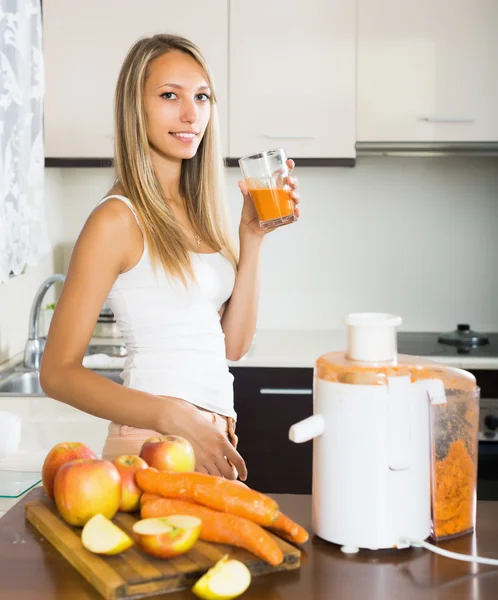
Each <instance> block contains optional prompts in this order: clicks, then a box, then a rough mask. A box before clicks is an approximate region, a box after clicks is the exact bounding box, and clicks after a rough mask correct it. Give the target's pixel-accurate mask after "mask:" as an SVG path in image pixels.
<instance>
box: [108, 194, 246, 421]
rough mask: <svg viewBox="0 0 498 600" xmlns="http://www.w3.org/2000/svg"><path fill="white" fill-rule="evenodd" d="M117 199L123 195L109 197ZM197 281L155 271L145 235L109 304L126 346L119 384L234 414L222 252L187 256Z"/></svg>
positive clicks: (229, 277)
mask: <svg viewBox="0 0 498 600" xmlns="http://www.w3.org/2000/svg"><path fill="white" fill-rule="evenodd" d="M109 198H118V199H119V200H122V201H123V202H124V203H125V204H126V205H127V206H128V207H129V208H130V210H131V211H132V213H133V214H134V216H135V219H136V221H137V223H138V226H139V227H140V222H139V220H138V218H137V214H136V212H135V210H134V209H133V206H132V204H131V202H130V201H129V200H128V198H125V197H124V196H116V195H112V196H107V197H106V198H103V199H102V200H101V201H100V202H99V204H101V203H102V202H105V201H106V200H108V199H109ZM191 258H192V267H193V270H194V275H195V281H188V282H187V285H186V286H185V285H184V284H183V283H182V282H181V281H180V280H179V279H177V278H173V277H170V276H168V275H167V274H166V273H165V272H164V271H163V270H162V269H161V266H160V264H159V265H158V268H157V271H156V270H154V268H153V266H152V263H151V258H150V255H149V252H148V249H147V242H146V240H145V236H144V251H143V254H142V257H141V258H140V260H139V262H138V263H137V264H136V265H135V266H134V267H133V268H132V269H130V270H129V271H127V272H126V273H121V274H120V275H119V276H118V277H117V279H116V280H115V282H114V284H113V286H112V288H111V291H110V293H109V296H108V299H107V303H108V305H109V307H110V308H111V310H112V311H113V313H114V316H115V318H116V322H117V324H118V327H119V329H120V331H121V333H122V334H123V338H124V341H125V344H126V348H127V351H128V357H127V359H126V361H125V366H124V370H123V372H122V374H121V378H122V379H123V383H124V385H125V386H128V387H130V388H133V389H136V390H141V391H144V392H149V393H151V394H156V395H161V396H173V397H175V398H182V399H183V400H187V401H188V402H191V403H193V404H195V405H197V406H200V407H202V408H205V409H207V410H210V411H212V412H216V413H219V414H221V415H225V416H228V417H233V418H234V419H235V418H236V414H235V411H234V407H233V376H232V374H231V373H230V372H229V370H228V366H227V360H226V350H225V336H224V333H223V330H222V328H221V323H220V315H219V313H218V311H219V310H220V308H221V306H222V304H223V303H224V302H226V300H228V299H229V298H230V296H231V295H232V291H233V286H234V283H235V272H234V269H233V267H232V265H231V263H230V261H229V260H228V259H227V258H225V257H224V256H223V255H222V254H221V253H219V252H216V253H212V254H200V253H196V252H192V253H191Z"/></svg>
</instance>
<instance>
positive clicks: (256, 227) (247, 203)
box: [239, 158, 301, 236]
mask: <svg viewBox="0 0 498 600" xmlns="http://www.w3.org/2000/svg"><path fill="white" fill-rule="evenodd" d="M286 164H287V166H288V167H289V172H290V173H292V171H293V169H294V164H295V163H294V161H293V160H292V159H290V158H289V159H287V161H286ZM285 183H286V184H287V185H288V186H289V187H290V188H291V192H290V195H291V198H292V200H293V202H294V214H295V215H296V217H297V218H299V208H297V205H298V204H299V201H300V199H301V197H300V195H299V191H298V181H297V179H296V177H292V176H291V175H289V176H288V177H286V178H285ZM239 188H240V191H241V192H242V196H243V197H244V204H243V206H242V216H241V218H240V227H241V229H244V230H246V231H248V232H251V233H253V234H256V235H259V236H263V235H265V233H268V232H269V231H273V230H274V229H276V227H271V228H267V229H263V227H261V226H260V224H259V218H258V213H257V212H256V207H255V206H254V202H253V201H252V199H251V196H250V195H249V192H248V191H247V184H246V182H245V181H239Z"/></svg>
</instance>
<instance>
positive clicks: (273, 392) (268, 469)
mask: <svg viewBox="0 0 498 600" xmlns="http://www.w3.org/2000/svg"><path fill="white" fill-rule="evenodd" d="M231 371H232V373H233V375H234V377H235V381H234V393H235V410H236V412H237V435H238V437H239V445H238V450H239V452H240V454H241V455H242V456H243V458H244V460H245V461H246V464H247V470H248V479H247V482H246V483H247V484H248V485H249V486H251V487H252V488H254V489H257V490H259V491H261V492H265V493H287V494H310V493H311V473H312V452H313V442H311V441H310V442H305V443H303V444H295V443H293V442H291V441H290V440H289V428H290V426H291V425H293V424H294V423H297V422H298V421H300V420H302V419H305V418H306V417H309V416H311V415H312V414H313V395H312V388H313V369H292V368H259V367H236V368H232V369H231Z"/></svg>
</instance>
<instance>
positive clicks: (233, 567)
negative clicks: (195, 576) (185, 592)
mask: <svg viewBox="0 0 498 600" xmlns="http://www.w3.org/2000/svg"><path fill="white" fill-rule="evenodd" d="M250 583H251V572H250V571H249V569H248V568H247V567H246V566H245V564H244V563H242V562H240V560H234V559H230V558H229V557H228V554H225V556H224V557H223V558H221V559H220V560H219V561H218V562H217V563H216V564H215V565H214V567H211V569H209V571H208V572H207V573H205V574H204V575H203V576H202V577H201V578H200V579H199V580H198V581H197V582H196V584H195V585H194V587H193V588H192V591H193V592H194V594H195V595H196V596H198V597H199V598H203V600H230V599H231V598H237V596H240V595H241V594H243V593H244V592H245V591H246V590H247V588H248V587H249V585H250Z"/></svg>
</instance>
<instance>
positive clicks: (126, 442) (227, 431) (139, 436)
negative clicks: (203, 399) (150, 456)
mask: <svg viewBox="0 0 498 600" xmlns="http://www.w3.org/2000/svg"><path fill="white" fill-rule="evenodd" d="M196 408H198V407H196ZM199 412H200V413H201V414H202V415H203V416H204V417H205V418H206V419H208V420H209V421H211V423H213V425H214V426H215V427H216V428H217V429H218V430H219V431H221V432H222V433H223V435H226V437H227V439H228V441H229V442H230V443H231V444H232V446H233V447H234V448H236V447H237V441H238V439H237V436H236V435H235V421H234V419H232V417H225V416H223V415H219V414H217V413H213V412H210V411H208V410H204V409H201V408H199ZM156 435H161V434H160V433H158V432H157V431H154V430H152V429H139V428H138V427H132V426H131V425H120V424H119V423H110V424H109V433H108V435H107V439H106V441H105V444H104V449H103V451H102V458H103V459H104V460H114V459H115V458H117V457H118V456H121V455H122V454H140V450H141V448H142V445H143V443H144V442H145V440H146V439H147V438H149V437H152V436H156ZM230 464H231V463H230ZM232 468H234V469H235V467H233V465H232Z"/></svg>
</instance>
